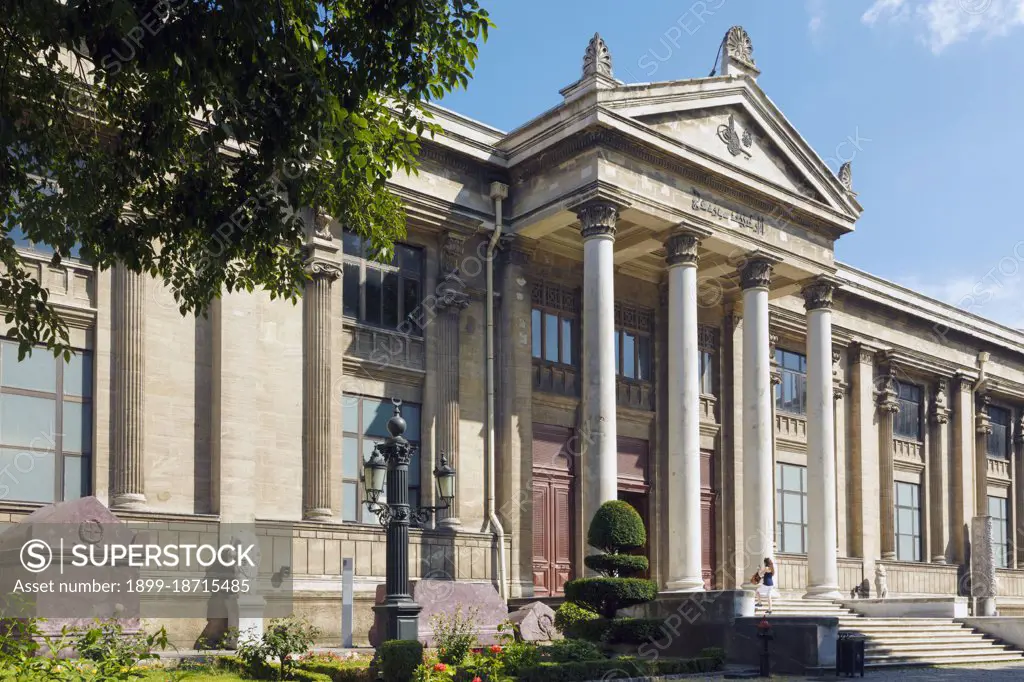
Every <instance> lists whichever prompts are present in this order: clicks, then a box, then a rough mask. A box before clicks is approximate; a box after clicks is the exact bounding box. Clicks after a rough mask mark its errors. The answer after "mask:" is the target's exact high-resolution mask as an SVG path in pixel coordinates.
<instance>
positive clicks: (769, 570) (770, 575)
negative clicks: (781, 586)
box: [755, 557, 775, 615]
mask: <svg viewBox="0 0 1024 682" xmlns="http://www.w3.org/2000/svg"><path fill="white" fill-rule="evenodd" d="M757 575H758V577H760V578H761V581H760V584H759V585H758V586H757V590H756V591H755V594H756V595H757V605H758V607H760V606H761V605H762V604H761V600H762V599H764V598H765V597H767V598H768V611H767V613H766V614H765V615H768V614H770V613H771V612H772V594H773V593H774V592H775V562H774V561H772V560H771V558H770V557H765V558H764V567H763V568H760V569H758V571H757Z"/></svg>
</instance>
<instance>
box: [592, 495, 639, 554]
mask: <svg viewBox="0 0 1024 682" xmlns="http://www.w3.org/2000/svg"><path fill="white" fill-rule="evenodd" d="M587 544H588V545H590V546H591V547H594V548H595V549H599V550H601V551H602V552H607V553H609V554H618V553H619V552H624V551H625V552H628V551H629V550H633V549H640V548H642V547H643V546H644V545H646V544H647V531H646V530H644V520H643V519H642V518H640V514H639V513H637V511H636V509H633V507H631V506H630V505H629V503H628V502H623V501H622V500H609V501H608V502H605V503H604V504H602V505H601V506H600V507H598V509H597V513H595V514H594V518H593V519H592V520H591V521H590V527H589V528H588V529H587Z"/></svg>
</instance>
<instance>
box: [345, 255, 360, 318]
mask: <svg viewBox="0 0 1024 682" xmlns="http://www.w3.org/2000/svg"><path fill="white" fill-rule="evenodd" d="M342 269H343V272H344V275H343V278H342V280H341V308H342V313H343V314H345V315H346V316H348V317H355V318H358V317H359V264H358V263H345V264H344V265H343V266H342Z"/></svg>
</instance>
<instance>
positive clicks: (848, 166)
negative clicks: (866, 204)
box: [839, 161, 853, 194]
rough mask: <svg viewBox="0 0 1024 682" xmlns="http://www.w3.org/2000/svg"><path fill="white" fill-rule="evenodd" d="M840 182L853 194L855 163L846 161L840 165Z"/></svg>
mask: <svg viewBox="0 0 1024 682" xmlns="http://www.w3.org/2000/svg"><path fill="white" fill-rule="evenodd" d="M839 184H840V185H842V186H843V187H845V188H846V191H847V192H849V193H851V194H853V164H852V163H851V162H850V161H846V162H844V163H843V165H842V166H840V167H839Z"/></svg>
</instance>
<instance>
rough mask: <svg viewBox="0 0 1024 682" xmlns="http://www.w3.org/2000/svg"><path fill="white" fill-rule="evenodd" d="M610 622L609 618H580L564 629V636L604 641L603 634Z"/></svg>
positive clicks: (590, 640)
mask: <svg viewBox="0 0 1024 682" xmlns="http://www.w3.org/2000/svg"><path fill="white" fill-rule="evenodd" d="M611 622H612V621H611V619H610V618H595V619H593V620H581V621H579V622H576V623H573V624H572V625H570V626H569V627H567V628H566V629H565V636H566V637H571V638H573V639H582V640H584V641H587V642H604V639H605V634H606V633H607V632H608V628H609V626H610V625H611Z"/></svg>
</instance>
